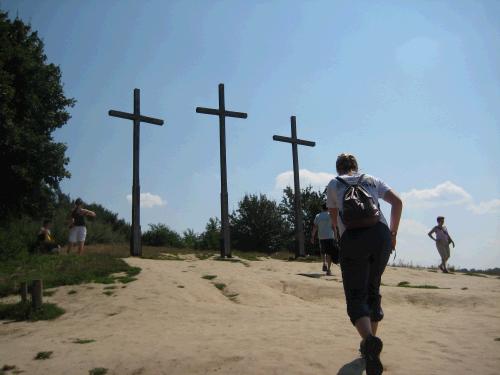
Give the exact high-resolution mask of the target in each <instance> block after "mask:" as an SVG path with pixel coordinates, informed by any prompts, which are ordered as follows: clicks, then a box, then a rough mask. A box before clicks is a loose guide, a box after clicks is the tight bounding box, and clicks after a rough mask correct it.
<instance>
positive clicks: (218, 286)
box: [214, 283, 227, 291]
mask: <svg viewBox="0 0 500 375" xmlns="http://www.w3.org/2000/svg"><path fill="white" fill-rule="evenodd" d="M214 286H215V287H216V288H217V289H219V290H220V291H223V290H224V289H225V288H226V286H227V285H226V284H224V283H214Z"/></svg>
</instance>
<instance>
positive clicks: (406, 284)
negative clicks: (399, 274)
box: [397, 281, 450, 289]
mask: <svg viewBox="0 0 500 375" xmlns="http://www.w3.org/2000/svg"><path fill="white" fill-rule="evenodd" d="M397 286H398V287H400V288H417V289H450V288H440V287H438V286H436V285H427V284H424V285H411V284H410V282H409V281H401V282H399V283H398V285H397Z"/></svg>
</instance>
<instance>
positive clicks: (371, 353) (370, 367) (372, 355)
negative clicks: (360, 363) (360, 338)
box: [359, 336, 384, 375]
mask: <svg viewBox="0 0 500 375" xmlns="http://www.w3.org/2000/svg"><path fill="white" fill-rule="evenodd" d="M382 347H383V343H382V340H380V339H379V338H378V337H376V336H368V337H367V338H366V340H365V341H364V342H361V344H360V346H359V351H360V353H361V355H362V357H363V358H364V359H365V362H366V375H381V374H382V373H383V372H384V367H383V366H382V362H380V352H381V351H382Z"/></svg>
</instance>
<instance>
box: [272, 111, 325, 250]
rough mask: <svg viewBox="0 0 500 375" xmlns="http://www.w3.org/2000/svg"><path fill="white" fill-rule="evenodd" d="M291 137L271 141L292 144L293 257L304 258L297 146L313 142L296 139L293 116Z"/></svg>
mask: <svg viewBox="0 0 500 375" xmlns="http://www.w3.org/2000/svg"><path fill="white" fill-rule="evenodd" d="M290 124H291V128H292V129H291V130H292V137H291V138H290V137H283V136H281V135H274V136H273V140H274V141H279V142H286V143H291V144H292V161H293V186H294V194H293V195H294V210H295V257H303V256H305V254H306V252H305V245H304V219H303V217H302V202H301V192H300V178H299V177H300V175H299V152H298V147H297V145H302V146H309V147H314V146H315V145H316V143H315V142H311V141H305V140H303V139H298V138H297V120H296V117H295V116H292V117H290Z"/></svg>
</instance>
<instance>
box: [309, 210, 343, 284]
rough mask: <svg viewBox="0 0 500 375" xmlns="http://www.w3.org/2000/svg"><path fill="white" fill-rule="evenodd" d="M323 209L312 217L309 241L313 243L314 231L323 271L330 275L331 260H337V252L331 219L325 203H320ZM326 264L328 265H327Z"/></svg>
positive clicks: (336, 262) (336, 261) (335, 261)
mask: <svg viewBox="0 0 500 375" xmlns="http://www.w3.org/2000/svg"><path fill="white" fill-rule="evenodd" d="M322 209H323V211H322V212H320V213H319V214H317V215H316V217H315V218H314V225H313V230H312V233H311V243H312V244H314V239H315V237H316V233H318V239H319V251H320V254H321V259H322V261H323V271H326V275H327V276H331V275H332V271H331V267H332V261H333V263H335V264H338V262H339V252H338V248H337V245H336V243H335V240H334V232H333V228H332V220H331V218H330V215H329V213H328V207H326V203H323V205H322ZM327 264H328V266H327Z"/></svg>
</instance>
